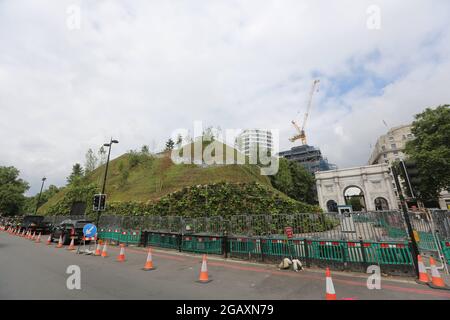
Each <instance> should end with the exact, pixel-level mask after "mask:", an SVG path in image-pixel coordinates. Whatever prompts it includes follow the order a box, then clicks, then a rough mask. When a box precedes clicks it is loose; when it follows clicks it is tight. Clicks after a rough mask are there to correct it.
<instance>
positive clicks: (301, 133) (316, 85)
mask: <svg viewBox="0 0 450 320" xmlns="http://www.w3.org/2000/svg"><path fill="white" fill-rule="evenodd" d="M319 83H320V80H314V82H313V84H312V87H311V92H310V93H309V100H308V105H307V107H306V113H305V117H304V118H303V124H302V127H301V128H300V126H299V125H298V124H297V123H296V122H295V121H294V120H292V124H293V125H294V127H295V129H297V131H298V134H296V135H295V136H293V137H292V138H290V139H289V141H291V142H295V141H297V140H301V141H302V145H305V144H306V134H305V128H306V122H307V121H308V116H309V112H310V111H311V106H312V100H313V96H314V92H316V88H317V91H319Z"/></svg>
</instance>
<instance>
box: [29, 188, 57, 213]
mask: <svg viewBox="0 0 450 320" xmlns="http://www.w3.org/2000/svg"><path fill="white" fill-rule="evenodd" d="M59 191H60V189H59V188H58V187H57V186H55V185H53V184H52V185H50V186H49V187H48V189H46V190H43V191H42V195H41V199H40V200H39V207H40V206H42V205H43V204H45V203H46V202H47V201H48V200H49V199H50V198H51V197H53V196H54V195H55V194H57V193H58V192H59ZM38 198H39V192H38V193H37V194H36V195H34V196H32V197H27V198H26V199H25V203H24V205H23V208H22V210H21V212H22V213H32V212H34V210H35V209H36V205H37V201H38Z"/></svg>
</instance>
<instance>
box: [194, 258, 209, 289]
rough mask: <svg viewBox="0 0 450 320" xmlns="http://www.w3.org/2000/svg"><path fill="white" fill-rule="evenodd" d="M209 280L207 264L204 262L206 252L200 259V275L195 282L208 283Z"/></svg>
mask: <svg viewBox="0 0 450 320" xmlns="http://www.w3.org/2000/svg"><path fill="white" fill-rule="evenodd" d="M211 281H212V280H209V277H208V264H207V262H206V254H204V255H203V260H202V268H201V269H200V277H199V279H198V281H197V282H200V283H208V282H211Z"/></svg>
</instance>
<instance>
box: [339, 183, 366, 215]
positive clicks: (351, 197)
mask: <svg viewBox="0 0 450 320" xmlns="http://www.w3.org/2000/svg"><path fill="white" fill-rule="evenodd" d="M343 195H344V199H345V204H346V205H351V206H352V208H353V211H367V204H366V198H365V194H364V189H363V187H360V186H358V185H349V186H347V187H345V188H344V191H343Z"/></svg>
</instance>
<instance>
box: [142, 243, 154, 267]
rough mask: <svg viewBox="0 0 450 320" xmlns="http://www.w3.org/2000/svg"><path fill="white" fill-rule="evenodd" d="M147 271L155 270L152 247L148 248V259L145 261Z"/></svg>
mask: <svg viewBox="0 0 450 320" xmlns="http://www.w3.org/2000/svg"><path fill="white" fill-rule="evenodd" d="M143 270H145V271H150V270H155V268H154V267H153V258H152V248H148V254H147V261H146V262H145V266H144V269H143Z"/></svg>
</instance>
